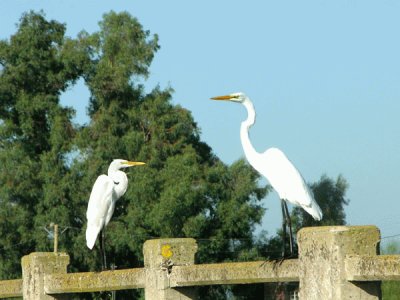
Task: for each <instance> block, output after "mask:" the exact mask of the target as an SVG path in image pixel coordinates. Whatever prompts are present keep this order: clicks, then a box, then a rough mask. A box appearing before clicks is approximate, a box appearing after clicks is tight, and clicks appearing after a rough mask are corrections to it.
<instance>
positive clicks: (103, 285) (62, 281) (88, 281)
mask: <svg viewBox="0 0 400 300" xmlns="http://www.w3.org/2000/svg"><path fill="white" fill-rule="evenodd" d="M145 275H146V272H145V270H144V269H143V268H137V269H126V270H115V271H104V272H99V273H95V272H85V273H71V274H51V275H46V276H45V278H44V289H45V292H46V293H47V294H63V293H84V292H101V291H117V290H127V289H139V288H144V284H145Z"/></svg>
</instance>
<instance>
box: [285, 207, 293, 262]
mask: <svg viewBox="0 0 400 300" xmlns="http://www.w3.org/2000/svg"><path fill="white" fill-rule="evenodd" d="M283 202H284V209H285V215H286V223H287V227H288V228H289V247H290V257H293V256H294V251H293V245H294V244H293V242H294V240H293V231H292V221H291V220H290V214H289V210H288V207H287V204H286V201H283Z"/></svg>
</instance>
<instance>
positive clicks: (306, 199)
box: [211, 93, 322, 257]
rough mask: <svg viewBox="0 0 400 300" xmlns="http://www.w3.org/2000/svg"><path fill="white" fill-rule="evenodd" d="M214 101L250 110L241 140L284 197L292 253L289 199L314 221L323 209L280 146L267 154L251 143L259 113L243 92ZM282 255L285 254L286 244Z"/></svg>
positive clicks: (251, 159) (248, 155)
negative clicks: (252, 127)
mask: <svg viewBox="0 0 400 300" xmlns="http://www.w3.org/2000/svg"><path fill="white" fill-rule="evenodd" d="M211 99H212V100H225V101H232V102H236V103H241V104H243V105H244V107H246V109H247V114H248V115H247V119H246V120H245V121H243V122H242V124H241V127H240V139H241V141H242V146H243V150H244V154H245V156H246V158H247V160H248V162H249V163H250V165H252V166H253V168H254V169H256V170H257V171H258V172H259V173H260V174H262V175H263V176H265V177H266V178H267V180H268V181H269V183H270V184H271V186H272V187H273V188H274V190H275V191H276V192H277V193H278V195H279V198H280V199H281V208H282V216H283V222H282V229H283V232H282V234H283V240H284V243H285V239H286V227H289V235H290V241H289V242H290V252H291V255H293V234H292V226H291V222H290V216H289V211H288V208H287V204H286V201H288V202H290V203H292V204H294V205H298V206H301V207H302V208H303V209H304V210H305V211H306V212H308V213H309V214H310V215H311V216H312V217H313V218H314V219H315V220H318V221H319V220H321V219H322V211H321V209H320V207H319V206H318V204H317V202H316V201H315V200H314V197H313V194H312V192H311V191H310V189H309V188H308V186H307V184H306V183H305V181H304V179H303V177H302V176H301V174H300V173H299V171H298V170H297V169H296V168H295V166H294V165H293V164H292V163H291V162H290V160H289V159H288V158H287V157H286V155H285V154H284V153H283V152H282V151H281V150H279V149H277V148H269V149H267V150H266V151H265V152H264V153H259V152H257V151H256V150H255V149H254V147H253V145H252V144H251V141H250V137H249V129H250V127H251V126H252V125H253V124H254V123H255V119H256V112H255V110H254V106H253V103H252V102H251V101H250V99H249V98H248V97H247V96H246V95H245V94H243V93H234V94H230V95H226V96H218V97H213V98H211ZM282 256H283V257H284V256H285V246H284V245H283V251H282Z"/></svg>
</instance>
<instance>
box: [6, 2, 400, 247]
mask: <svg viewBox="0 0 400 300" xmlns="http://www.w3.org/2000/svg"><path fill="white" fill-rule="evenodd" d="M1 3H2V9H1V12H0V38H1V39H6V38H8V37H9V36H10V35H11V34H13V33H14V32H15V30H16V26H15V24H16V23H18V20H19V18H20V17H21V15H22V13H23V12H25V11H28V10H30V9H33V10H36V11H38V10H40V9H42V10H43V11H44V12H45V14H46V16H47V18H48V19H55V20H57V21H59V22H63V23H66V24H67V35H69V36H71V37H75V36H76V34H77V33H78V32H79V31H80V30H82V29H84V30H86V31H88V32H93V31H96V30H97V29H98V21H100V20H101V17H102V15H103V14H104V13H106V12H109V11H110V10H114V11H117V12H119V11H128V12H129V13H130V14H131V15H133V16H135V17H137V18H138V20H139V21H140V22H141V23H142V25H143V27H144V28H145V29H147V30H150V32H151V33H156V34H158V35H159V37H160V45H161V49H160V51H159V52H158V53H157V54H156V56H155V58H154V61H153V64H152V66H151V69H150V70H151V75H150V77H149V79H148V80H147V82H146V86H147V87H148V89H151V88H153V87H154V86H155V85H157V84H159V85H160V86H161V87H163V88H164V87H168V86H171V87H172V88H174V90H175V93H174V100H173V101H174V103H176V104H180V105H182V106H183V107H185V108H187V109H189V110H191V111H192V113H193V116H194V119H195V120H196V122H197V123H198V125H199V127H200V128H201V130H202V139H203V140H204V141H205V142H207V143H208V144H209V145H210V146H211V147H212V148H213V150H214V152H215V153H216V154H217V155H218V156H219V157H220V158H221V159H222V160H223V161H225V162H226V163H232V162H233V161H235V160H236V159H238V158H240V157H242V156H243V151H242V148H241V144H240V139H239V126H240V122H241V121H242V120H243V119H244V118H245V117H246V112H245V109H244V108H243V107H242V106H241V105H237V104H234V103H219V102H214V101H209V100H208V99H209V98H210V97H211V96H216V95H220V94H226V93H230V92H237V91H242V92H245V93H246V94H247V95H249V96H250V98H251V99H252V100H253V102H254V105H255V107H256V110H257V123H256V124H255V126H254V127H253V128H252V130H251V137H252V139H253V143H254V145H255V147H256V148H257V149H258V150H259V151H260V152H261V151H264V150H265V149H266V148H268V147H272V146H274V147H279V148H280V149H282V150H283V151H284V152H285V153H286V154H287V155H288V157H289V158H290V159H291V160H292V162H294V164H295V165H296V166H297V167H298V169H299V170H300V171H301V173H302V174H303V176H304V177H305V178H306V180H307V181H309V182H315V181H317V180H318V179H319V178H320V176H321V175H322V174H326V175H328V176H329V177H334V178H336V177H337V176H338V175H339V174H342V175H343V176H344V177H345V178H346V179H347V181H348V183H349V184H350V187H349V190H348V193H347V196H348V198H349V199H350V201H351V202H350V205H349V206H348V207H347V208H346V212H347V221H348V223H349V224H352V225H358V224H375V225H377V226H379V227H380V229H381V231H382V236H383V237H388V236H392V235H397V234H400V218H399V217H398V215H399V211H400V196H399V193H398V190H397V187H398V186H399V184H400V175H399V172H398V170H399V169H400V124H399V123H400V121H399V117H398V116H399V113H400V39H399V28H400V18H399V17H398V16H399V15H400V2H398V1H395V0H392V1H390V0H386V1H369V0H359V1H355V0H354V1H350V0H342V1H341V0H338V1H322V0H320V1H316V0H315V1H309V0H304V1H265V0H264V1H261V0H259V1H228V0H219V1H210V0H204V1H197V2H194V1H192V2H190V1H177V0H170V1H154V0H150V1H138V0H130V1H121V0H117V1H94V0H86V1H76V0H62V1H54V0H41V1H37V0H30V1H21V0H2V1H1ZM87 100H88V92H87V91H86V89H85V87H84V86H83V85H82V84H78V85H77V86H75V87H74V88H72V89H71V90H70V91H68V93H67V94H65V95H64V96H63V99H62V101H63V103H64V104H65V105H69V106H73V107H75V108H76V109H77V117H76V122H81V123H82V122H85V121H87V117H86V115H85V106H86V104H87ZM264 205H265V207H266V208H267V209H268V211H267V213H266V216H265V218H264V221H263V228H264V229H267V230H268V231H269V232H270V233H274V231H275V229H276V228H278V227H279V226H280V222H281V216H280V206H279V201H278V198H277V196H276V195H275V194H271V195H269V196H268V197H267V198H266V199H265V200H264ZM399 239H400V238H399V237H396V238H391V239H386V240H399Z"/></svg>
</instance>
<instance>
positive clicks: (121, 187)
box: [108, 170, 128, 198]
mask: <svg viewBox="0 0 400 300" xmlns="http://www.w3.org/2000/svg"><path fill="white" fill-rule="evenodd" d="M108 177H110V178H111V179H112V180H113V181H114V191H115V194H116V196H117V198H120V197H122V196H123V195H124V194H125V192H126V189H127V188H128V177H127V176H126V174H125V172H122V171H120V170H117V171H111V172H110V170H108Z"/></svg>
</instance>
